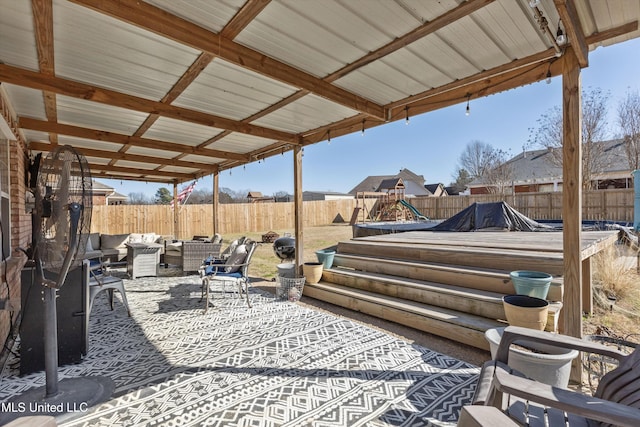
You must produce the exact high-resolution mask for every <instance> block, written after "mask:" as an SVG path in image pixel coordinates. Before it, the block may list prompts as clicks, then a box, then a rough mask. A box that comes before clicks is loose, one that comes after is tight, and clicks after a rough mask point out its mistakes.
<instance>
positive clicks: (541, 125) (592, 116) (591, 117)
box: [530, 88, 609, 189]
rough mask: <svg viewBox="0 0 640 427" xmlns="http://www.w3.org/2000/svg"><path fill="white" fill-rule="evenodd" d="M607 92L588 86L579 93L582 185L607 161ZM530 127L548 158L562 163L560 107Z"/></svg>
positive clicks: (587, 187) (603, 168) (599, 170)
mask: <svg viewBox="0 0 640 427" xmlns="http://www.w3.org/2000/svg"><path fill="white" fill-rule="evenodd" d="M608 101H609V94H608V93H603V92H602V90H601V89H598V88H595V89H589V90H586V91H584V92H583V93H582V186H583V189H590V188H591V186H592V181H593V177H594V176H595V175H597V174H599V173H601V172H603V171H604V170H605V169H606V167H607V162H608V161H609V158H608V156H605V155H604V149H605V144H602V143H601V142H603V141H604V140H605V139H606V138H607V133H608V126H607V103H608ZM537 123H538V126H537V128H536V129H531V130H530V132H531V133H533V137H532V138H531V139H532V141H533V142H535V143H536V144H538V145H539V146H542V147H544V148H546V149H547V150H549V153H550V156H549V159H550V161H551V162H552V163H553V164H554V165H556V166H559V167H562V140H563V132H562V110H561V109H560V107H554V108H552V109H551V110H549V112H548V113H546V114H543V115H542V116H541V117H540V118H539V119H538V121H537Z"/></svg>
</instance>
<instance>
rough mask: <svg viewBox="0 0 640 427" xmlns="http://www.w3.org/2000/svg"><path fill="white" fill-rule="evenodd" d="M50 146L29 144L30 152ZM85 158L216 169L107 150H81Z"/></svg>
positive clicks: (209, 165)
mask: <svg viewBox="0 0 640 427" xmlns="http://www.w3.org/2000/svg"><path fill="white" fill-rule="evenodd" d="M53 148H54V147H53V145H52V144H47V143H44V142H40V141H31V142H30V143H29V149H30V150H41V151H51V150H53ZM82 151H83V154H84V155H85V156H91V157H97V158H101V159H113V160H114V161H116V162H117V161H118V160H126V161H130V162H142V163H157V164H159V165H161V166H177V167H183V168H192V169H197V170H208V171H212V172H213V171H215V170H217V169H218V167H217V165H212V164H207V163H198V162H189V161H186V160H180V159H175V158H170V159H165V158H162V157H154V156H144V155H141V154H130V153H120V152H113V151H107V150H99V149H95V148H85V147H83V148H82Z"/></svg>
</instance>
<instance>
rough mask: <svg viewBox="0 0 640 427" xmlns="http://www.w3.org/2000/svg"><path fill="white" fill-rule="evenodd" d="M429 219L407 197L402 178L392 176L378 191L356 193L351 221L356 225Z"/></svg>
mask: <svg viewBox="0 0 640 427" xmlns="http://www.w3.org/2000/svg"><path fill="white" fill-rule="evenodd" d="M372 200H373V202H372ZM428 219H429V218H427V217H426V216H424V215H422V214H421V213H420V211H418V209H416V207H415V206H413V205H412V204H411V203H409V202H408V201H407V200H406V199H405V185H404V182H403V181H402V178H391V179H385V180H383V181H382V182H381V183H380V185H379V186H378V189H377V191H359V192H357V193H356V207H355V208H354V210H353V214H352V215H351V221H350V223H351V225H354V224H356V223H358V222H361V223H363V222H381V221H385V222H386V221H427V220H428Z"/></svg>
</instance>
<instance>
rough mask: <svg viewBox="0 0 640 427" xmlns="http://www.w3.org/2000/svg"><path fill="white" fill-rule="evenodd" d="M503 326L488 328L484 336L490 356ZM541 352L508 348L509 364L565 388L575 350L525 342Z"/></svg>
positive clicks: (527, 373)
mask: <svg viewBox="0 0 640 427" xmlns="http://www.w3.org/2000/svg"><path fill="white" fill-rule="evenodd" d="M503 332H504V328H493V329H488V330H487V331H486V332H485V333H484V336H485V338H486V339H487V341H489V346H490V348H491V358H492V359H493V358H495V356H496V352H497V351H498V346H499V345H500V340H501V339H502V333H503ZM527 346H528V347H531V348H534V349H536V350H537V351H540V352H541V353H535V352H532V351H527V350H524V349H520V348H514V347H513V345H512V346H511V349H510V350H509V366H510V367H512V368H513V369H516V370H518V371H520V372H522V373H523V374H525V375H526V376H527V377H529V378H531V379H533V380H536V381H540V382H542V383H545V384H549V385H552V386H555V387H561V388H567V385H568V384H569V375H570V373H571V361H572V360H573V359H575V358H576V357H578V354H579V352H578V351H577V350H570V349H566V348H560V347H554V346H550V345H545V344H540V343H531V344H529V343H527Z"/></svg>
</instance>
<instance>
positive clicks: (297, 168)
mask: <svg viewBox="0 0 640 427" xmlns="http://www.w3.org/2000/svg"><path fill="white" fill-rule="evenodd" d="M293 212H294V214H295V215H294V223H295V224H294V225H295V240H296V242H295V246H296V260H295V262H296V267H295V269H296V272H297V273H298V274H302V264H303V263H304V252H303V242H304V226H303V219H304V215H303V209H302V147H301V146H299V145H297V146H295V147H294V149H293Z"/></svg>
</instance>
